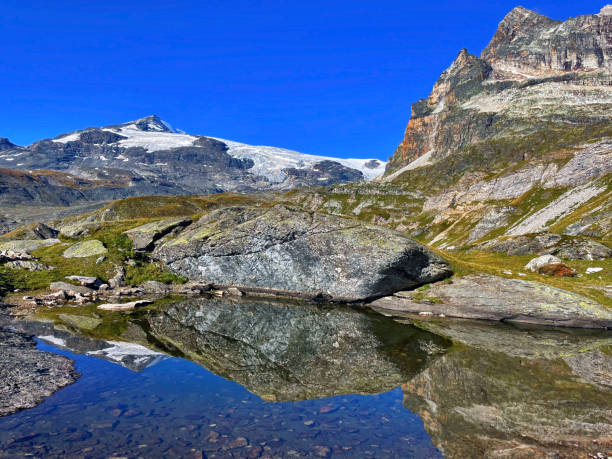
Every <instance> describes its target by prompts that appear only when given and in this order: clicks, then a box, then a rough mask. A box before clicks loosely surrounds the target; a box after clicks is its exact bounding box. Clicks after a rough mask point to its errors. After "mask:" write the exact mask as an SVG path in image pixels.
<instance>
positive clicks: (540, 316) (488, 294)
mask: <svg viewBox="0 0 612 459" xmlns="http://www.w3.org/2000/svg"><path fill="white" fill-rule="evenodd" d="M371 306H372V308H373V309H374V310H376V311H379V312H382V313H386V314H390V315H395V314H399V315H402V313H408V314H422V315H440V314H441V315H444V316H447V317H458V318H463V319H482V320H495V321H502V322H517V323H527V324H538V325H551V326H561V327H577V328H612V309H610V308H607V307H605V306H602V305H600V304H598V303H596V302H595V301H592V300H590V299H588V298H586V297H584V296H581V295H578V294H576V293H572V292H568V291H566V290H562V289H560V288H556V287H552V286H550V285H546V284H542V283H540V282H532V281H526V280H521V279H506V278H503V277H498V276H493V275H490V274H470V275H467V276H465V277H462V278H458V279H453V282H452V283H449V284H446V283H444V282H440V283H437V284H434V285H432V286H431V288H430V289H428V290H427V291H426V292H400V293H397V294H396V295H394V296H388V297H384V298H380V299H378V300H376V301H374V302H372V303H371Z"/></svg>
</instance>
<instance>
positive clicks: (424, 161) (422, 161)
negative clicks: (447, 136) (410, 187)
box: [383, 150, 435, 182]
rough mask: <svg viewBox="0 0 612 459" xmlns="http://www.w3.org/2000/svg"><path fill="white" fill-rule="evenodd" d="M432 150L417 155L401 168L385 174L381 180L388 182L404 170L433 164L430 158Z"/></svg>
mask: <svg viewBox="0 0 612 459" xmlns="http://www.w3.org/2000/svg"><path fill="white" fill-rule="evenodd" d="M434 152H435V150H429V151H428V152H427V153H425V154H423V155H421V156H419V157H418V158H417V159H415V160H414V161H412V162H411V163H409V164H407V165H405V166H404V167H402V168H401V169H398V170H396V171H395V172H393V173H392V174H389V175H387V176H386V177H385V178H384V179H383V182H390V181H392V180H394V179H395V178H396V177H399V176H400V175H402V174H403V173H404V172H406V171H411V170H413V169H418V168H420V167H424V166H429V165H430V164H433V161H432V160H431V156H432V155H433V153H434Z"/></svg>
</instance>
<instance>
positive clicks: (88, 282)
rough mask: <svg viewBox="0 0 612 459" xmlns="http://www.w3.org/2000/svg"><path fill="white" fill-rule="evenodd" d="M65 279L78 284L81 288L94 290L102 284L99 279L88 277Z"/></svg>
mask: <svg viewBox="0 0 612 459" xmlns="http://www.w3.org/2000/svg"><path fill="white" fill-rule="evenodd" d="M66 279H68V280H71V281H74V282H78V283H79V284H81V285H82V286H83V287H90V288H96V287H98V286H99V285H101V284H102V282H101V281H100V279H98V278H97V277H90V276H66Z"/></svg>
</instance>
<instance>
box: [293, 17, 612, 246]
mask: <svg viewBox="0 0 612 459" xmlns="http://www.w3.org/2000/svg"><path fill="white" fill-rule="evenodd" d="M610 113H612V5H608V6H606V7H604V8H603V9H602V10H601V12H600V13H598V14H591V15H585V16H579V17H577V18H571V19H568V20H567V21H565V22H561V21H556V20H552V19H548V18H546V17H544V16H541V15H539V14H537V13H534V12H532V11H529V10H526V9H524V8H521V7H518V8H515V9H514V10H512V11H511V12H510V13H508V15H507V16H506V17H505V18H504V20H503V21H502V22H501V23H500V24H499V27H498V30H497V32H496V33H495V35H494V37H493V38H492V40H491V42H490V43H489V45H488V46H487V47H486V48H485V50H484V51H483V52H482V54H481V55H480V57H477V56H475V55H473V54H470V53H469V52H468V51H467V50H462V51H461V52H460V53H459V54H458V56H457V58H456V59H455V61H454V62H453V63H452V65H451V66H450V67H449V68H448V69H447V70H446V71H444V72H443V73H442V75H441V76H440V79H439V80H438V81H437V82H436V83H435V85H434V87H433V90H432V92H431V94H430V95H429V97H427V98H426V99H423V100H420V101H418V102H416V103H414V104H413V105H412V117H411V119H410V122H409V124H408V127H407V128H406V131H405V135H404V139H403V141H402V143H401V144H400V145H399V147H398V149H397V150H396V152H395V153H394V155H393V156H392V157H391V158H390V160H389V163H388V165H387V170H386V173H385V176H384V177H383V178H382V179H380V180H379V181H377V182H376V183H369V184H363V185H350V184H349V185H336V186H334V187H332V188H328V189H327V190H325V191H316V190H314V191H312V190H311V191H308V190H303V191H301V192H300V194H301V196H300V199H301V202H302V203H303V204H304V205H306V206H309V207H310V208H311V209H317V210H322V211H326V212H330V213H337V214H342V215H350V216H357V217H359V218H361V219H363V220H367V221H373V222H376V223H379V224H380V223H383V224H387V225H389V226H392V227H394V228H398V229H400V230H404V231H407V232H408V233H409V234H410V235H412V236H413V237H418V238H419V239H420V240H422V241H424V242H426V243H428V244H431V245H434V246H436V247H438V248H442V249H446V248H450V249H451V250H452V249H454V248H460V247H466V246H470V245H473V244H478V243H482V242H485V241H487V240H488V239H492V238H499V237H504V238H505V237H521V236H524V235H530V234H535V233H555V234H558V235H564V237H568V238H571V237H576V236H588V237H593V238H597V239H599V240H601V241H604V243H605V241H609V239H610V237H611V234H612V189H611V188H610V183H612V182H611V179H612V118H611V117H610ZM480 247H482V246H480Z"/></svg>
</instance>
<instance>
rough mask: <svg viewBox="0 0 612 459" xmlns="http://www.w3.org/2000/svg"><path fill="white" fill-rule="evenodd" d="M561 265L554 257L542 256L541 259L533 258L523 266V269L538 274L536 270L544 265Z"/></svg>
mask: <svg viewBox="0 0 612 459" xmlns="http://www.w3.org/2000/svg"><path fill="white" fill-rule="evenodd" d="M559 263H561V260H559V259H558V258H557V257H555V256H554V255H542V256H541V257H537V258H534V259H533V260H531V261H530V262H529V263H527V264H526V265H525V269H528V270H529V271H533V272H534V273H535V272H538V270H539V269H540V268H541V267H543V266H546V265H555V264H559Z"/></svg>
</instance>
